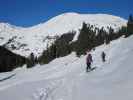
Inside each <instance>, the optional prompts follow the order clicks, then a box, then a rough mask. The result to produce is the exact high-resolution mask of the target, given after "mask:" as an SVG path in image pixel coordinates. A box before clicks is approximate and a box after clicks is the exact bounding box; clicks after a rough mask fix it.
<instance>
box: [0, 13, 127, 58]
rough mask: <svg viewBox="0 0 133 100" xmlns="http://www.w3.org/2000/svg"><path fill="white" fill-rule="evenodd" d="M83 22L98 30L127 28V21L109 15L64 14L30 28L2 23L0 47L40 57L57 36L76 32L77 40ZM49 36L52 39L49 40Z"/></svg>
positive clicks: (0, 26)
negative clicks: (103, 28)
mask: <svg viewBox="0 0 133 100" xmlns="http://www.w3.org/2000/svg"><path fill="white" fill-rule="evenodd" d="M83 22H86V23H89V24H91V25H95V26H96V27H98V28H100V27H102V26H103V27H105V28H106V27H107V26H111V27H112V28H114V29H115V30H118V29H119V28H120V27H121V26H125V25H126V22H127V21H126V20H125V19H123V18H120V17H117V16H112V15H108V14H78V13H64V14H61V15H59V16H56V17H54V18H52V19H50V20H49V21H47V22H45V23H41V24H39V25H36V26H32V27H28V28H23V27H17V26H14V25H10V24H8V23H0V45H5V46H6V47H7V48H8V49H9V50H11V51H13V52H14V53H17V54H20V55H22V56H26V57H27V56H29V54H30V53H31V52H33V53H34V54H35V55H37V56H39V55H41V53H42V52H43V50H44V49H46V47H47V46H48V45H50V44H51V43H52V42H53V41H54V40H55V38H54V37H55V36H56V35H59V36H60V35H62V34H64V33H67V32H69V31H73V30H74V31H76V32H77V34H76V35H75V36H74V39H73V40H76V39H77V37H78V35H79V33H78V30H79V29H80V28H81V27H82V23H83ZM48 36H50V37H52V38H50V39H49V38H48Z"/></svg>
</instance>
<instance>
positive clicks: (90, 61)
mask: <svg viewBox="0 0 133 100" xmlns="http://www.w3.org/2000/svg"><path fill="white" fill-rule="evenodd" d="M92 62H93V60H92V56H91V54H90V53H89V54H88V55H87V58H86V64H87V67H86V72H88V71H89V70H91V63H92Z"/></svg>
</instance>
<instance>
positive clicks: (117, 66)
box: [0, 36, 133, 100]
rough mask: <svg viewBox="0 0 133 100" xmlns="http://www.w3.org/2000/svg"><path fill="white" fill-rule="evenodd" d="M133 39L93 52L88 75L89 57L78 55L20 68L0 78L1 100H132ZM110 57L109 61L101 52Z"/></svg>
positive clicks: (0, 75)
mask: <svg viewBox="0 0 133 100" xmlns="http://www.w3.org/2000/svg"><path fill="white" fill-rule="evenodd" d="M132 41H133V36H131V37H129V38H120V39H118V40H115V41H113V42H111V43H110V44H109V45H102V46H99V47H97V48H96V50H95V51H91V53H92V56H93V61H94V62H93V64H92V67H98V68H97V69H96V70H94V71H92V72H89V73H86V71H85V69H86V62H85V61H86V56H81V57H80V58H77V57H76V56H75V53H72V54H70V55H68V56H66V57H62V58H58V59H55V60H53V61H52V62H51V63H49V64H47V65H36V67H34V68H31V69H26V68H25V66H24V67H23V68H17V69H15V70H14V71H12V72H8V73H1V74H0V77H1V78H3V77H8V76H10V75H12V74H15V76H13V77H11V78H10V79H8V80H5V81H2V82H0V100H133V95H132V93H133V86H132V84H133V77H132V76H133V61H132V58H133V45H132ZM102 51H105V52H106V54H107V57H106V60H107V61H106V62H105V63H103V62H102V60H101V52H102Z"/></svg>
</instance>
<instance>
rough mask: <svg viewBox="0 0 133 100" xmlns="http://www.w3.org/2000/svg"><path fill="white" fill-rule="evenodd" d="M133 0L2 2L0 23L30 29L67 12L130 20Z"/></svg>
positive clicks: (12, 0) (24, 0)
mask: <svg viewBox="0 0 133 100" xmlns="http://www.w3.org/2000/svg"><path fill="white" fill-rule="evenodd" d="M132 4H133V0H0V22H8V23H11V24H13V25H18V26H24V27H29V26H32V25H36V24H39V23H41V22H45V21H47V20H48V19H50V18H52V17H54V16H56V15H59V14H61V13H65V12H78V13H106V14H113V15H117V16H121V17H123V18H126V19H128V16H129V14H133V7H132Z"/></svg>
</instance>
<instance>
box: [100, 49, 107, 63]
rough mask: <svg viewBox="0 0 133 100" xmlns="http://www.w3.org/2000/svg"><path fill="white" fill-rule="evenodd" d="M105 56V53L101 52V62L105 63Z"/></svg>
mask: <svg viewBox="0 0 133 100" xmlns="http://www.w3.org/2000/svg"><path fill="white" fill-rule="evenodd" d="M105 56H106V54H105V52H104V51H103V52H102V54H101V57H102V61H103V62H105V61H106V60H105Z"/></svg>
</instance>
